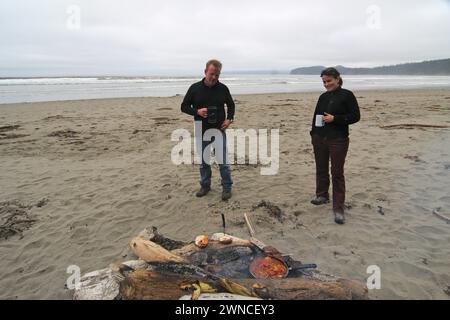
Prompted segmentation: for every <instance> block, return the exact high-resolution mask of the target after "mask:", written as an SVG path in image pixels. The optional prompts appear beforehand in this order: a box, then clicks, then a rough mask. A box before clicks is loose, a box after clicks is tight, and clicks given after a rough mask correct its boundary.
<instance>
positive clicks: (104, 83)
mask: <svg viewBox="0 0 450 320" xmlns="http://www.w3.org/2000/svg"><path fill="white" fill-rule="evenodd" d="M201 78H202V75H198V76H188V77H173V76H171V77H169V76H149V77H70V78H20V79H7V78H0V104H4V103H19V102H37V101H59V100H78V99H99V98H119V97H168V96H175V95H184V94H185V93H186V91H187V89H188V88H189V86H190V85H191V84H192V83H194V82H196V81H199V80H200V79H201ZM343 78H344V87H345V88H348V89H350V90H371V89H416V88H449V89H450V76H379V75H377V76H343ZM220 81H221V82H223V83H224V84H226V85H227V86H228V87H229V88H230V91H231V93H232V94H233V95H235V94H248V93H250V94H251V93H275V92H308V91H323V87H322V83H321V79H320V77H319V76H311V75H288V74H286V75H282V74H277V75H270V74H267V75H261V74H258V75H247V74H246V75H242V74H222V76H221V78H220Z"/></svg>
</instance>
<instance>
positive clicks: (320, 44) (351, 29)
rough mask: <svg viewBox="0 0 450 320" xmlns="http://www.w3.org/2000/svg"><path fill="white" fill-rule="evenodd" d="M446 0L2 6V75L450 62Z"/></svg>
mask: <svg viewBox="0 0 450 320" xmlns="http://www.w3.org/2000/svg"><path fill="white" fill-rule="evenodd" d="M449 38H450V1H449V0H446V1H444V0H427V1H424V0H395V1H392V0H391V1H389V0H380V1H375V0H374V1H365V0H354V1H351V0H340V1H322V0H314V1H299V0H276V1H275V0H274V1H265V0H228V1H211V0H209V1H203V0H202V1H200V0H172V1H170V0H166V1H153V0H129V1H125V0H114V1H112V0H71V1H66V0H58V1H54V0H34V1H29V0H1V2H0V40H1V41H0V77H5V76H58V75H154V74H164V73H170V74H179V75H186V74H198V73H202V70H203V68H204V63H205V62H206V60H208V59H209V58H212V57H215V58H219V59H220V60H221V61H222V62H223V65H224V67H223V72H226V71H232V70H256V69H264V70H271V69H273V70H290V69H293V68H296V67H303V66H311V65H327V66H330V65H338V64H342V65H345V66H350V67H357V66H367V67H371V66H378V65H386V64H396V63H402V62H408V61H422V60H431V59H442V58H450V41H449Z"/></svg>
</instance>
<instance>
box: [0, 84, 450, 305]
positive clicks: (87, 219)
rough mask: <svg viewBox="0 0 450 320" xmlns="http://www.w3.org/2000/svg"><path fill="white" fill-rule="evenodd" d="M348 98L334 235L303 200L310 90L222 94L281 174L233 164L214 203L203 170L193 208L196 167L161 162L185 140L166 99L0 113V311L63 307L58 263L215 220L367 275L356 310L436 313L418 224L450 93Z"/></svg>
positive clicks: (432, 255) (307, 184)
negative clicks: (227, 188)
mask: <svg viewBox="0 0 450 320" xmlns="http://www.w3.org/2000/svg"><path fill="white" fill-rule="evenodd" d="M354 93H355V96H356V97H357V99H358V102H359V105H360V108H361V121H360V122H359V123H357V124H355V125H352V126H351V132H350V149H349V153H348V156H347V162H346V167H345V169H346V170H345V172H346V184H347V198H346V203H347V207H348V216H347V223H346V224H345V225H343V226H340V225H337V224H335V223H334V221H333V219H332V213H331V205H325V206H319V207H316V206H313V205H312V204H310V202H309V201H310V199H311V198H312V197H313V195H314V191H315V164H314V158H313V152H312V146H311V142H310V135H309V130H310V125H311V119H312V114H313V111H314V108H315V104H316V101H317V98H318V96H319V94H320V93H318V92H315V93H291V94H260V95H235V96H234V98H235V101H236V116H235V122H234V123H233V128H242V129H249V128H254V129H259V128H267V129H279V130H280V168H279V173H278V174H277V175H272V176H262V175H261V174H260V167H259V166H258V165H233V166H232V175H233V179H234V189H233V198H232V199H231V200H230V201H228V202H223V201H221V198H220V196H221V187H220V175H219V172H218V168H217V166H215V167H214V168H213V185H212V192H210V193H209V194H208V195H207V196H206V197H205V198H201V199H199V198H196V197H195V192H196V191H197V190H198V187H199V184H198V179H199V174H198V167H197V166H195V165H180V166H176V165H174V164H173V163H172V162H171V158H170V155H171V150H172V148H173V147H174V146H175V144H176V142H173V141H171V133H172V132H173V130H175V129H179V128H184V129H187V130H189V131H191V132H193V123H192V121H193V120H192V118H191V117H189V116H188V115H186V114H182V113H181V111H180V103H181V100H182V97H181V96H174V97H170V98H118V99H101V100H78V101H64V102H42V103H24V104H10V105H0V159H1V161H0V190H1V192H0V226H1V228H0V231H1V232H2V233H1V234H2V235H3V236H4V237H3V238H0V255H1V259H0V270H1V277H0V298H1V299H70V298H71V294H72V292H71V291H70V290H67V289H66V288H65V282H66V279H67V277H68V276H69V274H67V273H66V270H67V267H68V266H69V265H78V266H79V267H80V268H81V271H82V273H86V272H89V271H93V270H96V269H102V268H105V267H107V266H108V265H109V264H110V263H115V262H122V261H126V260H130V259H132V258H133V256H132V255H131V254H130V252H129V251H128V250H127V248H126V247H127V243H128V241H129V240H130V239H131V238H132V237H134V236H136V235H137V234H138V233H139V232H140V231H141V230H142V229H144V228H145V227H147V226H157V227H158V230H159V231H160V232H161V233H162V234H164V235H167V236H168V237H171V238H174V239H178V240H183V241H192V240H193V239H194V238H195V236H196V235H198V234H212V233H214V232H221V231H222V221H221V215H220V214H221V213H225V215H226V221H227V230H226V231H227V233H230V234H232V235H235V236H238V237H243V238H246V237H248V233H247V229H246V227H245V224H244V219H243V214H244V213H246V212H247V213H250V214H251V216H252V219H253V222H254V225H255V228H256V232H257V237H258V238H259V239H261V240H263V241H264V242H266V243H268V244H271V245H273V246H275V247H277V248H279V249H280V250H282V251H283V252H285V253H290V254H292V255H293V256H294V257H295V258H296V259H298V260H301V261H304V262H306V263H316V264H317V265H318V266H319V268H320V269H321V270H322V271H325V272H328V273H331V274H335V275H337V276H341V277H347V278H354V279H360V280H363V281H365V279H366V278H367V277H368V276H369V274H368V273H366V270H367V268H368V267H369V266H370V265H376V266H378V267H379V268H380V270H381V289H379V290H370V292H369V296H370V298H371V299H449V298H450V246H449V243H450V224H448V223H446V221H444V220H443V219H440V218H439V217H437V216H436V215H434V214H433V210H434V209H437V208H440V209H439V212H442V213H444V214H447V215H449V214H450V212H449V211H450V194H449V191H448V190H449V181H450V90H448V89H429V90H391V91H354ZM405 124H415V125H413V126H408V125H405ZM417 125H419V126H417ZM424 125H425V126H424ZM262 201H265V202H266V203H267V202H270V203H271V204H273V205H275V206H277V207H278V208H279V209H281V211H282V216H281V218H280V219H277V218H276V217H273V216H271V215H270V214H269V212H268V210H267V208H265V207H264V206H258V205H260V204H261V203H262ZM13 222H16V223H15V224H12V223H13ZM8 227H9V229H8ZM11 228H13V229H14V230H15V231H17V233H16V234H13V233H14V232H12V231H11V230H12V229H11ZM8 230H9V231H8Z"/></svg>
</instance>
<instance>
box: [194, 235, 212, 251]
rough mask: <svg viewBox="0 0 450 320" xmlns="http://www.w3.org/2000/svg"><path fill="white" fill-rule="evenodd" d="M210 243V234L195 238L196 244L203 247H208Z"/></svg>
mask: <svg viewBox="0 0 450 320" xmlns="http://www.w3.org/2000/svg"><path fill="white" fill-rule="evenodd" d="M208 243H209V239H208V236H206V235H203V234H202V235H199V236H197V237H196V238H195V245H196V246H197V247H199V248H201V249H203V248H206V246H207V245H208Z"/></svg>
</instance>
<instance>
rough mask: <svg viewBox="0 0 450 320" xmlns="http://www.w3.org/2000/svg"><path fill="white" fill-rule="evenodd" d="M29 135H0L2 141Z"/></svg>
mask: <svg viewBox="0 0 450 320" xmlns="http://www.w3.org/2000/svg"><path fill="white" fill-rule="evenodd" d="M28 136H30V135H29V134H16V133H0V140H6V139H18V138H23V137H28Z"/></svg>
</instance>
